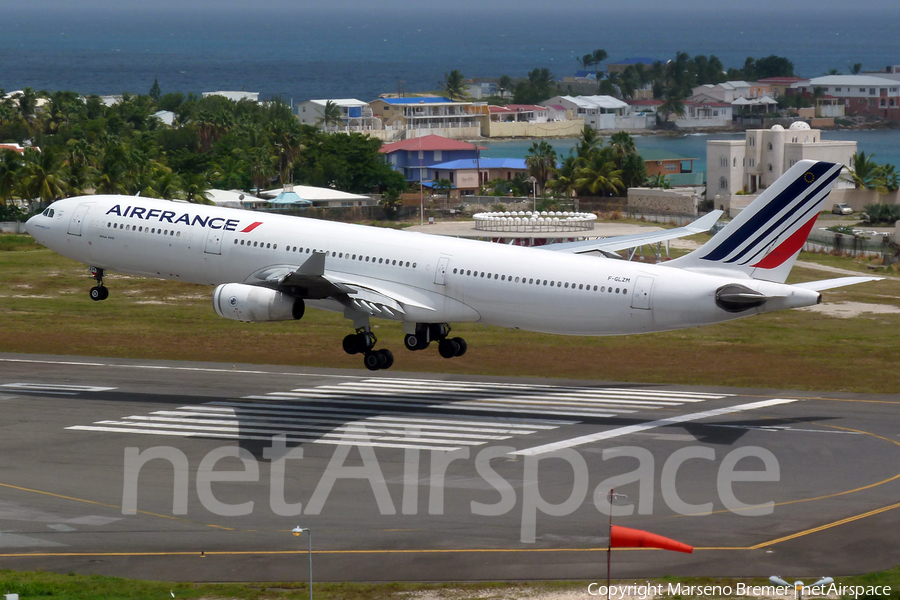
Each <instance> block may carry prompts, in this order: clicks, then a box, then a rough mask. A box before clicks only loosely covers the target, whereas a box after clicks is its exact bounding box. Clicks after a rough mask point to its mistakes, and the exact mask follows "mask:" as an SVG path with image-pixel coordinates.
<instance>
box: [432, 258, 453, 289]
mask: <svg viewBox="0 0 900 600" xmlns="http://www.w3.org/2000/svg"><path fill="white" fill-rule="evenodd" d="M449 265H450V257H449V256H442V257H441V258H440V260H438V264H437V268H436V269H435V270H434V282H435V283H436V284H438V285H444V281H445V280H446V279H447V267H448V266H449Z"/></svg>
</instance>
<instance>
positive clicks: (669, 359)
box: [0, 235, 900, 394]
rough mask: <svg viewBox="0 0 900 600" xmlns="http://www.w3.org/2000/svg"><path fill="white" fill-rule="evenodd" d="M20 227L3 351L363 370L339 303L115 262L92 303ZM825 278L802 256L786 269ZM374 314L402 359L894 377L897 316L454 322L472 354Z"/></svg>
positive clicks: (893, 283) (743, 376) (426, 368)
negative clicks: (635, 332)
mask: <svg viewBox="0 0 900 600" xmlns="http://www.w3.org/2000/svg"><path fill="white" fill-rule="evenodd" d="M10 238H14V239H12V240H11V239H10ZM23 239H25V240H27V239H30V238H26V237H25V236H8V235H7V236H0V248H6V249H10V250H11V251H8V252H0V280H2V281H3V282H4V284H5V285H4V286H3V289H0V297H2V301H0V351H4V352H18V353H35V354H45V353H49V354H68V355H80V356H105V357H122V358H145V359H174V360H196V361H214V362H224V363H258V364H284V365H298V366H310V367H347V368H354V369H357V368H361V364H360V361H359V360H358V357H351V356H348V355H346V354H344V352H343V351H342V350H341V339H342V338H343V336H344V335H346V334H347V333H348V332H350V331H351V326H350V324H349V321H347V320H346V319H344V318H343V317H342V316H341V315H339V314H334V313H326V312H323V311H316V310H309V311H307V314H306V316H304V318H303V320H301V321H300V322H277V323H238V322H235V321H229V320H226V319H221V318H219V317H218V316H216V314H215V313H214V311H213V309H212V306H211V295H212V288H211V287H210V286H201V285H193V284H186V283H181V282H169V281H160V280H154V279H144V278H139V277H128V276H121V275H115V274H112V275H108V276H107V278H106V284H107V286H108V287H109V288H110V292H111V295H110V298H109V299H108V300H106V301H104V302H92V301H90V300H89V298H88V292H87V291H88V289H89V288H90V287H91V285H93V283H92V280H91V279H90V278H89V276H88V272H87V269H86V268H85V267H84V266H83V265H80V264H78V263H75V262H73V261H70V260H68V259H65V258H62V257H60V256H58V255H56V254H54V253H52V252H50V251H49V250H45V249H35V248H36V247H35V246H34V245H33V244H27V243H24V242H22V240H23ZM801 258H802V259H803V260H819V257H818V255H804V256H802V257H801ZM821 260H822V261H824V262H827V263H829V264H832V263H833V262H834V260H835V259H834V258H832V257H821ZM842 260H843V261H844V262H845V263H846V265H845V266H846V267H848V268H851V267H852V268H859V265H855V264H854V263H853V261H850V260H849V259H842ZM862 268H863V269H865V267H864V266H863V267H862ZM830 276H831V275H829V274H825V273H821V272H818V271H811V270H807V269H803V268H800V267H796V268H795V269H794V272H793V274H792V281H804V280H811V279H822V278H828V277H830ZM825 302H826V303H829V302H858V303H863V304H867V305H892V306H896V305H898V304H900V278H890V279H888V280H886V281H880V282H875V283H867V284H862V285H857V286H852V287H848V288H842V289H836V290H832V291H829V292H826V293H825ZM373 325H374V329H373V330H374V332H375V333H376V335H377V336H378V338H379V343H378V347H381V348H389V349H391V350H393V351H394V354H395V357H396V365H395V367H394V368H395V369H396V370H398V371H419V372H443V373H465V374H478V375H494V376H536V377H565V378H577V379H592V380H608V381H637V382H646V383H656V382H658V383H667V384H684V385H716V386H733V387H757V388H780V389H794V390H804V389H806V390H823V391H851V392H870V393H888V394H891V393H895V392H896V390H897V389H900V370H898V369H896V365H897V364H900V344H897V343H896V335H895V334H894V332H896V331H897V330H898V329H900V314H880V313H872V312H868V313H862V314H859V315H857V316H852V317H850V318H837V317H831V316H827V315H823V314H820V313H815V312H809V311H805V310H795V311H782V312H778V313H774V314H769V315H761V316H756V317H751V318H747V319H742V320H739V321H734V322H730V323H725V324H721V325H715V326H709V327H702V328H696V329H687V330H682V331H674V332H667V333H657V334H649V335H642V336H623V337H608V338H596V337H573V336H554V335H545V334H538V333H530V332H524V331H512V330H507V329H502V328H495V327H485V326H481V325H474V324H468V325H458V326H455V327H454V335H460V336H462V337H464V338H465V339H466V340H467V341H468V345H469V352H468V353H467V354H466V355H465V356H463V357H459V358H454V359H451V360H445V359H442V358H440V356H438V353H437V351H436V350H435V351H431V349H430V348H429V349H428V350H427V351H424V352H408V351H406V350H404V349H403V341H402V340H403V335H402V331H401V329H400V326H399V324H398V323H394V322H389V321H384V320H376V321H374V322H373Z"/></svg>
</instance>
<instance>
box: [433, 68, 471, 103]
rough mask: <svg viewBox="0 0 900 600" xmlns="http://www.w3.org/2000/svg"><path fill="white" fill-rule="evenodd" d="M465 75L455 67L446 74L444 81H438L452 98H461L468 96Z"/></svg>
mask: <svg viewBox="0 0 900 600" xmlns="http://www.w3.org/2000/svg"><path fill="white" fill-rule="evenodd" d="M464 81H465V76H464V75H463V74H462V73H460V72H459V71H458V70H456V69H453V70H452V71H450V72H449V73H445V74H444V81H442V82H438V85H439V86H440V88H441V89H442V90H444V91H445V92H447V96H448V97H449V98H450V99H451V100H459V99H461V98H463V97H465V96H466V91H465V89H464V87H463V86H464Z"/></svg>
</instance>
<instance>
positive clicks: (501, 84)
mask: <svg viewBox="0 0 900 600" xmlns="http://www.w3.org/2000/svg"><path fill="white" fill-rule="evenodd" d="M512 85H513V83H512V77H510V76H509V75H503V76H502V77H501V78H500V80H499V81H498V82H497V89H498V90H499V91H500V95H501V96H502V95H503V92H509V91H512Z"/></svg>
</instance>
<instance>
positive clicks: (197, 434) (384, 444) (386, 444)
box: [66, 425, 460, 451]
mask: <svg viewBox="0 0 900 600" xmlns="http://www.w3.org/2000/svg"><path fill="white" fill-rule="evenodd" d="M66 429H73V430H78V431H101V432H109V433H142V434H147V435H174V436H179V437H191V438H214V439H226V440H249V441H260V442H271V441H272V436H271V435H247V434H232V433H225V432H222V433H209V432H203V431H169V430H155V429H141V428H139V427H111V426H103V425H75V426H73V427H67V428H66ZM285 441H286V442H287V443H292V444H328V445H331V446H367V447H372V448H399V449H412V450H443V451H451V450H459V449H460V446H455V447H454V446H447V447H436V446H435V445H433V444H427V445H426V444H409V443H399V442H398V443H393V442H396V441H397V440H396V438H385V439H384V440H382V441H378V442H372V441H371V440H361V441H351V440H342V439H341V440H332V439H321V438H311V437H299V436H291V435H288V436H286V437H285ZM400 441H402V440H400Z"/></svg>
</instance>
